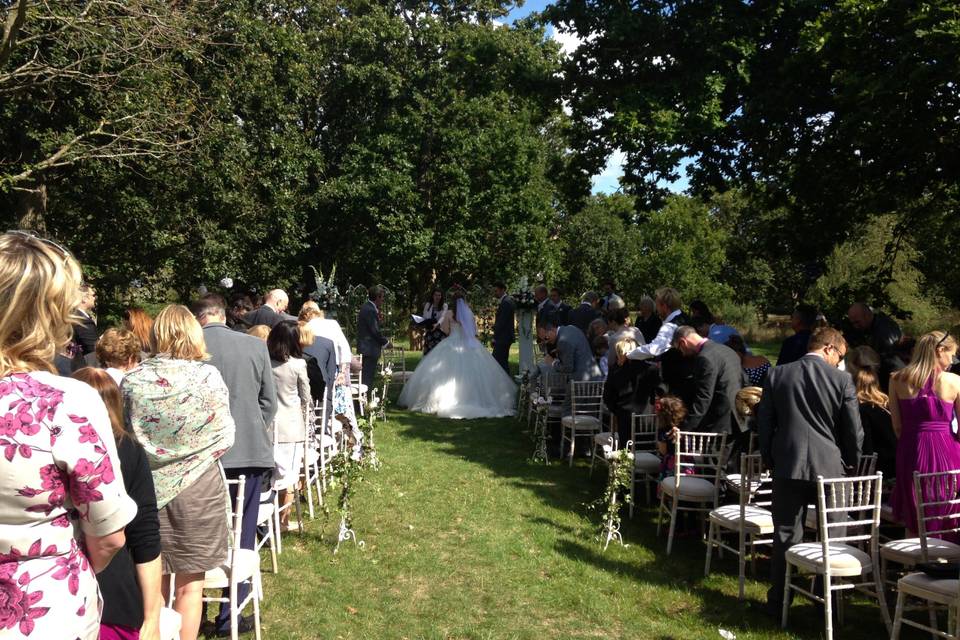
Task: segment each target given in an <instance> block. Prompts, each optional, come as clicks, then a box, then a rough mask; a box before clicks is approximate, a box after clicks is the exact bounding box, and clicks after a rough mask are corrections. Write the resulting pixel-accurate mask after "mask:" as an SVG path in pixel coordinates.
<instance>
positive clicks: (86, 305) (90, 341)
mask: <svg viewBox="0 0 960 640" xmlns="http://www.w3.org/2000/svg"><path fill="white" fill-rule="evenodd" d="M96 306H97V291H96V289H94V288H93V287H92V286H91V285H89V284H87V283H83V284H81V285H80V304H78V305H77V311H76V325H74V328H73V339H74V342H76V343H77V345H78V346H79V347H80V350H81V351H82V352H83V355H87V354H88V353H93V351H94V349H96V347H97V336H98V331H97V321H96V319H94V317H93V310H94V309H95V308H96Z"/></svg>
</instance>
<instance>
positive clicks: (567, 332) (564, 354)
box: [554, 325, 601, 382]
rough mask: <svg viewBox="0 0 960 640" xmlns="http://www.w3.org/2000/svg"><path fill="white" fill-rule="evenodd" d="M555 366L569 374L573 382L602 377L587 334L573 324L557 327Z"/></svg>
mask: <svg viewBox="0 0 960 640" xmlns="http://www.w3.org/2000/svg"><path fill="white" fill-rule="evenodd" d="M554 368H555V369H556V370H557V371H559V372H561V373H567V374H569V375H570V380H571V381H573V382H588V381H591V380H599V379H600V377H601V373H600V367H598V366H597V359H596V358H594V357H593V349H591V348H590V345H589V344H588V343H587V336H585V335H584V334H583V332H582V331H580V329H577V328H576V327H574V326H572V325H567V326H563V327H558V328H557V362H556V363H555V364H554Z"/></svg>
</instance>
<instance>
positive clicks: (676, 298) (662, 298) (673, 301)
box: [656, 287, 683, 311]
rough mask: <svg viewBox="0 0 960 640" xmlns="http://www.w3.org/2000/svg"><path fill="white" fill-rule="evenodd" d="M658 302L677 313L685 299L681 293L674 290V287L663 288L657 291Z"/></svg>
mask: <svg viewBox="0 0 960 640" xmlns="http://www.w3.org/2000/svg"><path fill="white" fill-rule="evenodd" d="M656 296H657V298H656V300H657V302H660V303H662V304H664V305H666V307H667V309H670V311H676V310H677V309H679V308H680V306H681V305H682V304H683V299H682V298H681V297H680V292H679V291H677V290H676V289H674V288H673V287H662V288H660V289H657V293H656Z"/></svg>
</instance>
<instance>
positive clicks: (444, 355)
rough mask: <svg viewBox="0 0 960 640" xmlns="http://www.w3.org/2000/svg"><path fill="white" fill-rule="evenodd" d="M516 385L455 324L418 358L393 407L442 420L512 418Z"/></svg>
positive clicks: (480, 345) (484, 350)
mask: <svg viewBox="0 0 960 640" xmlns="http://www.w3.org/2000/svg"><path fill="white" fill-rule="evenodd" d="M516 394H517V385H516V384H515V383H514V381H513V378H511V377H510V376H509V375H508V374H507V373H506V372H504V370H503V369H502V368H501V367H500V365H499V364H498V363H497V361H496V360H494V359H493V356H492V355H490V352H489V351H487V350H486V349H484V348H483V345H482V344H480V343H479V342H477V340H476V339H475V338H474V339H472V340H471V339H468V337H467V336H465V335H464V332H463V329H462V328H461V327H460V325H458V324H453V325H452V329H451V331H450V336H449V337H447V338H446V339H444V340H443V341H442V342H440V344H438V345H437V346H436V347H434V348H433V349H432V350H431V351H430V353H428V354H427V355H426V356H424V357H423V360H421V361H420V364H419V365H418V366H417V368H416V370H415V371H414V372H413V375H412V376H410V379H409V380H407V383H406V384H405V385H404V386H403V391H401V392H400V399H399V404H400V406H401V407H406V408H408V409H410V410H411V411H417V412H420V413H431V414H435V415H437V416H440V417H442V418H463V419H473V418H500V417H504V416H512V415H513V414H514V413H515V409H516V402H517V395H516Z"/></svg>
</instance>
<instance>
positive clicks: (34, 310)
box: [0, 233, 81, 377]
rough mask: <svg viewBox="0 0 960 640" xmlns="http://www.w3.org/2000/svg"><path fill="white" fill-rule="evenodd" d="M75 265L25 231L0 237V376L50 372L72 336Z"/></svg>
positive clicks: (77, 283)
mask: <svg viewBox="0 0 960 640" xmlns="http://www.w3.org/2000/svg"><path fill="white" fill-rule="evenodd" d="M80 283H81V272H80V265H79V264H78V263H77V261H76V260H75V259H74V258H73V256H71V255H70V254H69V253H65V250H64V249H61V248H60V247H59V246H57V245H54V244H51V243H48V242H46V241H44V240H41V239H39V238H34V237H31V236H28V235H20V234H12V233H6V234H3V235H2V236H0V377H2V376H8V375H10V374H11V373H14V372H17V371H41V370H42V371H50V372H54V371H55V369H54V366H53V359H54V357H55V356H56V355H57V354H58V353H60V352H61V351H63V349H64V348H65V347H66V346H67V344H68V343H69V342H70V340H71V339H72V337H73V325H74V324H75V323H76V318H75V316H74V311H75V310H76V308H77V305H78V304H79V303H80Z"/></svg>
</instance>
